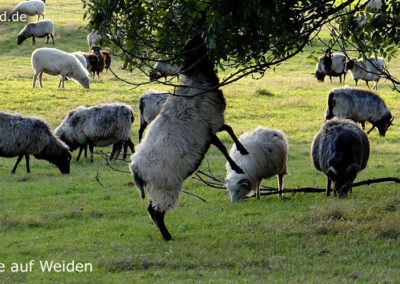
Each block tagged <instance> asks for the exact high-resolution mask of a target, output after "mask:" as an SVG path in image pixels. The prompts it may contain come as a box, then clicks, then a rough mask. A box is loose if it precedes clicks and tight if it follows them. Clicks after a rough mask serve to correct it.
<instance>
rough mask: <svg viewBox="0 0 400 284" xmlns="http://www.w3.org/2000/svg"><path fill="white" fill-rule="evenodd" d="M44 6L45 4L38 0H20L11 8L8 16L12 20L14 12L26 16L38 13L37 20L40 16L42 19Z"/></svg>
mask: <svg viewBox="0 0 400 284" xmlns="http://www.w3.org/2000/svg"><path fill="white" fill-rule="evenodd" d="M45 7H46V5H45V4H44V3H43V2H42V1H40V0H30V1H22V2H19V3H18V4H17V6H15V7H14V9H12V11H11V12H10V14H9V15H8V18H9V19H10V20H12V19H13V16H14V15H15V14H25V15H28V16H34V15H38V17H37V20H38V21H39V19H40V16H42V17H43V19H44V10H45Z"/></svg>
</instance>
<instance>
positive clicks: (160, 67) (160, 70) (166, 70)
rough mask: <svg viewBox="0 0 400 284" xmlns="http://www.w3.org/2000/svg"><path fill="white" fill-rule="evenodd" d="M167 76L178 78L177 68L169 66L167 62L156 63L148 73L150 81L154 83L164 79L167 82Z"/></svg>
mask: <svg viewBox="0 0 400 284" xmlns="http://www.w3.org/2000/svg"><path fill="white" fill-rule="evenodd" d="M168 76H179V67H178V66H175V65H171V64H169V63H168V62H157V63H156V64H155V65H154V67H153V69H152V70H151V71H150V73H149V78H150V81H154V80H157V79H160V78H161V77H164V78H165V80H167V77H168Z"/></svg>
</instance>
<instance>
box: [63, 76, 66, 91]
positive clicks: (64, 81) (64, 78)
mask: <svg viewBox="0 0 400 284" xmlns="http://www.w3.org/2000/svg"><path fill="white" fill-rule="evenodd" d="M65 77H66V76H62V88H63V89H64V82H65Z"/></svg>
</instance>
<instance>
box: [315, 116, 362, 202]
mask: <svg viewBox="0 0 400 284" xmlns="http://www.w3.org/2000/svg"><path fill="white" fill-rule="evenodd" d="M369 151H370V149H369V141H368V136H367V135H366V134H365V132H364V131H362V130H361V129H360V128H359V127H358V126H357V124H355V123H354V122H353V121H351V120H349V119H338V120H331V121H328V122H326V123H325V124H324V125H323V126H322V127H321V129H320V131H319V132H318V133H317V135H316V136H315V138H314V141H313V143H312V146H311V159H312V161H313V163H314V166H315V168H316V169H317V170H318V171H322V172H323V173H325V175H326V176H327V178H328V183H327V187H326V195H327V196H329V195H330V192H331V183H332V181H333V182H334V183H335V185H334V195H335V196H336V193H338V194H339V197H340V198H343V197H346V196H347V193H348V192H349V191H350V192H351V190H352V187H353V181H354V180H355V178H356V177H357V174H358V172H360V171H361V170H363V169H365V167H366V166H367V162H368V158H369Z"/></svg>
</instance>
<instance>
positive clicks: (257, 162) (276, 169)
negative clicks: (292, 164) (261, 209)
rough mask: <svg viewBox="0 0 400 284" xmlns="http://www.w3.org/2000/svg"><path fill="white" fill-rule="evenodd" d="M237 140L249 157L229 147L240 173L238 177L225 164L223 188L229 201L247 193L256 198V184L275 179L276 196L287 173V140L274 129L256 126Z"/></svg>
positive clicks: (257, 192)
mask: <svg viewBox="0 0 400 284" xmlns="http://www.w3.org/2000/svg"><path fill="white" fill-rule="evenodd" d="M239 141H240V142H241V143H242V145H243V146H244V147H245V148H246V149H247V151H248V152H249V155H242V154H241V153H240V152H239V151H238V150H237V148H236V146H235V145H233V146H232V148H231V151H230V153H229V155H230V156H231V157H232V159H233V160H234V161H235V162H236V163H237V164H238V166H239V167H241V168H242V169H243V171H244V173H243V174H238V173H236V172H235V171H232V169H231V167H230V166H229V164H228V163H227V164H226V171H227V175H226V178H225V182H226V187H227V189H228V191H229V194H230V196H231V201H232V202H236V201H238V200H240V199H242V198H244V197H245V196H247V195H248V194H250V193H251V192H255V193H256V197H257V199H260V184H261V181H262V180H263V179H266V178H270V177H272V176H275V175H276V176H277V177H278V188H279V197H281V196H282V191H283V177H284V176H285V175H286V170H287V148H288V146H287V141H286V137H285V135H284V134H283V133H282V132H280V131H278V130H274V129H268V128H265V127H261V126H259V127H258V128H257V129H256V130H254V131H253V132H249V133H244V134H242V135H241V136H240V137H239Z"/></svg>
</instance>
